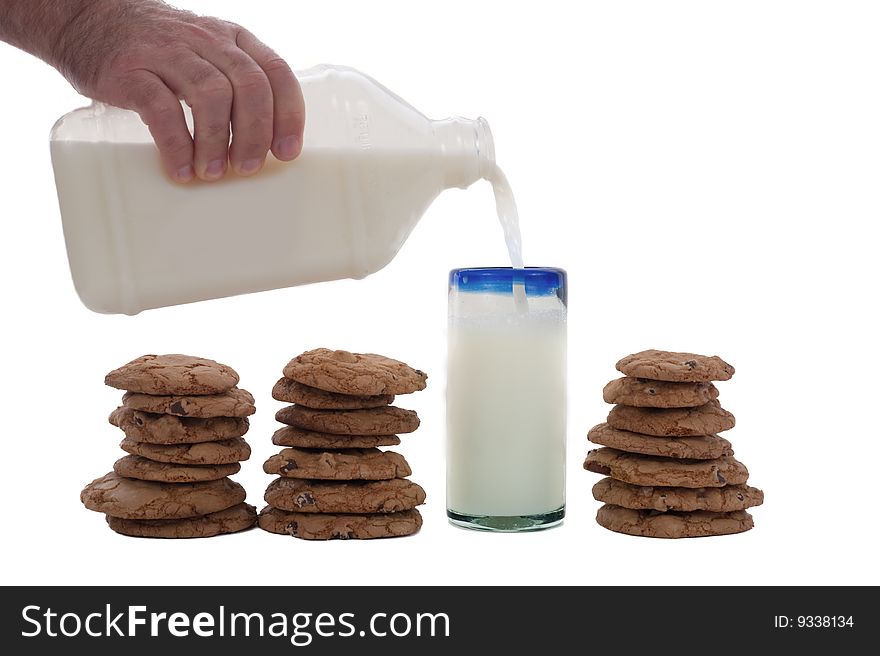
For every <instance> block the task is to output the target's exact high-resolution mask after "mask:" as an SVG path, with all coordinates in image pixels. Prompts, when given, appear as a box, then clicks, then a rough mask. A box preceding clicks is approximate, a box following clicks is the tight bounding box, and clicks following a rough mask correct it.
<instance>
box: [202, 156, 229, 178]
mask: <svg viewBox="0 0 880 656" xmlns="http://www.w3.org/2000/svg"><path fill="white" fill-rule="evenodd" d="M225 169H226V162H225V161H223V160H222V159H215V160H214V161H212V162H210V163H209V164H208V166H207V168H206V169H205V177H206V178H209V179H211V180H216V179H217V178H219V177H220V176H221V175H223V171H224V170H225Z"/></svg>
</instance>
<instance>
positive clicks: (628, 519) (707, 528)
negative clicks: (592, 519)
mask: <svg viewBox="0 0 880 656" xmlns="http://www.w3.org/2000/svg"><path fill="white" fill-rule="evenodd" d="M596 521H597V522H599V524H600V525H601V526H604V527H605V528H607V529H608V530H611V531H615V532H617V533H625V534H627V535H637V536H641V537H648V538H699V537H709V536H712V535H730V534H732V533H742V532H744V531H748V530H749V529H750V528H752V527H753V526H754V522H753V521H752V516H751V515H750V514H749V513H747V512H746V511H745V510H737V511H734V512H722V513H713V512H706V511H705V510H697V511H695V512H657V511H655V510H632V509H630V508H621V507H620V506H612V505H609V504H605V505H604V506H602V507H601V508H599V512H598V513H597V514H596Z"/></svg>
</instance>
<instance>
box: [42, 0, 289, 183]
mask: <svg viewBox="0 0 880 656" xmlns="http://www.w3.org/2000/svg"><path fill="white" fill-rule="evenodd" d="M53 59H54V60H55V61H54V62H53V63H54V65H55V66H56V67H57V68H58V69H59V70H60V71H61V72H62V73H63V74H64V75H65V77H67V79H68V80H69V81H70V82H71V83H72V84H73V86H74V87H75V88H76V89H77V90H78V91H79V92H80V93H82V94H83V95H86V96H89V97H90V98H94V99H95V100H99V101H102V102H106V103H108V104H111V105H115V106H117V107H123V108H126V109H133V110H134V111H136V112H137V113H138V114H139V115H140V116H141V118H142V119H143V121H144V123H146V124H147V125H148V126H149V128H150V133H151V134H152V136H153V139H154V140H155V142H156V145H157V147H158V148H159V153H160V156H161V159H162V164H163V166H164V168H165V170H166V171H167V172H168V175H169V176H171V178H172V179H173V180H175V181H177V182H189V181H190V180H192V179H193V178H194V177H196V176H197V177H199V178H201V179H202V180H208V181H212V180H217V179H219V178H221V177H223V176H224V174H225V173H226V170H227V166H229V165H231V167H232V169H233V170H234V171H235V172H236V173H238V174H239V175H252V174H253V173H256V172H257V171H259V170H260V169H261V168H262V166H263V163H264V161H265V158H266V154H267V152H268V151H269V150H270V149H271V151H272V153H273V154H274V155H275V157H276V158H278V159H280V160H292V159H294V158H295V157H296V156H297V155H299V153H300V151H301V150H302V135H303V125H304V121H305V106H304V103H303V97H302V91H301V90H300V86H299V83H298V82H297V80H296V77H295V76H294V74H293V72H292V71H291V69H290V67H289V66H288V65H287V63H286V62H285V61H284V60H283V59H282V58H281V57H279V56H278V55H277V54H276V53H275V52H274V51H273V50H272V49H271V48H269V47H268V46H266V45H265V44H263V43H262V42H261V41H260V40H259V39H257V38H256V37H255V36H254V35H253V34H251V33H250V32H248V31H247V30H246V29H244V28H243V27H241V26H239V25H236V24H234V23H229V22H226V21H223V20H219V19H216V18H211V17H204V16H196V15H195V14H193V13H190V12H187V11H181V10H179V9H174V8H172V7H169V6H168V5H165V4H164V3H162V2H159V1H158V0H89V1H87V2H83V8H82V10H81V11H79V12H78V13H77V14H76V15H75V16H74V17H73V18H72V19H71V20H70V21H69V23H68V24H67V25H66V26H65V28H64V30H63V31H62V32H61V35H60V38H59V39H58V43H57V45H56V46H55V47H54V56H53ZM179 98H180V99H183V100H184V101H185V102H186V103H187V104H188V105H189V106H190V107H192V112H193V121H194V133H195V134H194V137H191V136H190V133H189V130H188V128H187V126H186V122H185V120H184V113H183V109H182V107H181V106H180V102H179ZM230 126H231V129H232V141H231V144H230Z"/></svg>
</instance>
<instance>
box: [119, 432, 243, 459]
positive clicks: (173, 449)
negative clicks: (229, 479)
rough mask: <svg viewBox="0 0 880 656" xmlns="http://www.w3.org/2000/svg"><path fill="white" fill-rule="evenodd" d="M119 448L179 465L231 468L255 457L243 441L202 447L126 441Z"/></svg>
mask: <svg viewBox="0 0 880 656" xmlns="http://www.w3.org/2000/svg"><path fill="white" fill-rule="evenodd" d="M119 446H120V448H122V450H123V451H125V452H126V453H131V454H132V455H136V456H143V457H144V458H149V459H150V460H155V461H156V462H169V463H174V464H177V465H227V464H230V463H233V462H241V461H242V460H247V459H248V458H250V457H251V447H250V446H249V445H248V443H247V442H245V441H244V440H243V439H242V438H240V437H236V438H234V439H231V440H223V441H221V442H202V443H200V444H148V443H146V442H134V441H133V440H130V439H128V438H127V437H126V438H125V439H124V440H122V441H121V442H120V443H119Z"/></svg>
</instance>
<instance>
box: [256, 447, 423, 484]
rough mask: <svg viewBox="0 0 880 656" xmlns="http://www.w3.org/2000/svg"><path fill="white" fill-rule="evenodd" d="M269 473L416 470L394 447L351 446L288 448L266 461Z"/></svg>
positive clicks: (371, 474) (370, 476)
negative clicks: (358, 447) (337, 448)
mask: <svg viewBox="0 0 880 656" xmlns="http://www.w3.org/2000/svg"><path fill="white" fill-rule="evenodd" d="M263 471H264V472H266V473H267V474H278V475H280V476H285V477H287V478H312V479H319V480H335V481H350V480H385V479H389V478H404V477H406V476H409V475H410V474H412V470H411V469H410V468H409V464H407V462H406V459H405V458H404V457H403V456H402V455H400V454H399V453H395V452H394V451H380V450H379V449H347V450H345V451H305V450H303V449H295V448H288V449H283V450H282V451H281V452H280V453H278V454H276V455H274V456H272V457H271V458H269V459H268V460H266V462H265V463H263Z"/></svg>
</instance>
